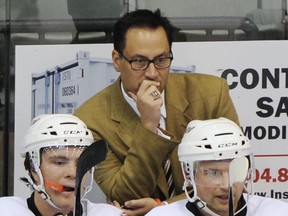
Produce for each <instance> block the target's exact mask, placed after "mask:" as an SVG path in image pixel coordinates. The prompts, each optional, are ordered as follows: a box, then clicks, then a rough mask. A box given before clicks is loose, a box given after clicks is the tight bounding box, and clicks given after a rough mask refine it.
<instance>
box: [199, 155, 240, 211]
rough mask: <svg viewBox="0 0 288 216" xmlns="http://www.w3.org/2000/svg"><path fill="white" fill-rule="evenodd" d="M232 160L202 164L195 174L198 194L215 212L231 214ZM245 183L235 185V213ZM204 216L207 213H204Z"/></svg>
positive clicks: (204, 162)
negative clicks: (230, 175) (230, 172)
mask: <svg viewBox="0 0 288 216" xmlns="http://www.w3.org/2000/svg"><path fill="white" fill-rule="evenodd" d="M230 162H231V160H222V161H203V162H200V163H199V165H198V168H197V170H196V172H195V182H196V187H197V194H198V196H199V197H200V198H201V200H203V201H205V202H206V203H207V207H208V208H209V209H211V210H212V211H213V212H215V213H217V214H219V215H221V216H228V214H229V164H230ZM243 185H244V184H243V183H239V182H238V183H234V184H233V206H234V212H235V210H236V209H237V207H238V203H239V199H240V197H241V195H242V193H243ZM203 213H204V215H206V214H207V213H206V214H205V212H203Z"/></svg>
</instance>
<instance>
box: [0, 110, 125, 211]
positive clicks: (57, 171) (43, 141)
mask: <svg viewBox="0 0 288 216" xmlns="http://www.w3.org/2000/svg"><path fill="white" fill-rule="evenodd" d="M93 141H94V140H93V136H92V134H91V132H90V130H88V129H87V127H86V125H85V124H84V123H83V122H82V121H81V120H80V119H78V118H77V117H75V116H73V115H68V114H50V115H48V114H47V115H40V116H39V117H36V118H34V119H33V121H32V124H31V125H30V127H29V129H28V132H27V133H26V136H25V138H24V143H23V152H22V156H23V157H24V158H25V161H24V166H25V169H26V170H27V173H28V175H27V178H22V180H24V181H25V183H26V184H27V185H28V186H30V187H31V189H32V190H33V193H32V194H31V197H30V198H28V199H24V198H20V197H2V198H0V211H1V215H5V216H16V215H21V216H32V215H36V216H56V215H57V216H59V215H63V216H64V215H69V216H70V215H71V216H72V215H73V207H74V191H75V177H76V164H77V159H78V158H79V156H80V154H81V153H82V151H83V150H84V149H85V148H86V147H87V146H89V145H90V144H91V143H93ZM98 156H99V157H100V155H98ZM101 157H103V156H102V155H101ZM92 170H93V169H92ZM90 175H91V176H92V177H91V179H93V171H91V173H90ZM91 182H92V181H91ZM91 182H90V183H91ZM88 183H89V172H88V173H87V174H86V175H85V176H84V178H83V190H84V191H85V192H88V191H89V189H91V184H90V185H89V184H88ZM86 184H88V186H87V187H85V186H86ZM84 187H85V188H84ZM82 209H83V215H93V216H96V215H99V216H103V215H109V216H112V215H115V216H116V215H117V216H120V215H121V214H122V211H121V210H120V209H119V208H116V207H115V206H112V205H109V204H95V203H91V202H90V201H89V200H87V199H83V200H82Z"/></svg>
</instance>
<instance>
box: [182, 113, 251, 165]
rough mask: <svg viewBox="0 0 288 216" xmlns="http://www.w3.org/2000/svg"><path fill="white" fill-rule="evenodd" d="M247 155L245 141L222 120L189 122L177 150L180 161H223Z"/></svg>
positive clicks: (241, 134)
mask: <svg viewBox="0 0 288 216" xmlns="http://www.w3.org/2000/svg"><path fill="white" fill-rule="evenodd" d="M250 154H251V145H250V142H249V139H248V138H247V137H246V136H245V135H244V134H243V132H242V130H241V128H240V127H239V126H238V125H237V124H236V123H234V122H233V121H231V120H228V119H226V118H223V117H222V118H219V119H210V120H204V121H201V120H194V121H191V122H190V123H189V124H188V126H187V128H186V132H185V133H184V136H183V138H182V140H181V143H180V145H179V148H178V157H179V160H180V161H182V162H192V161H203V160H224V159H231V158H236V157H243V156H247V155H250Z"/></svg>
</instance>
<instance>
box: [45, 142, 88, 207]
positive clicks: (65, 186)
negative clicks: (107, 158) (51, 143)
mask: <svg viewBox="0 0 288 216" xmlns="http://www.w3.org/2000/svg"><path fill="white" fill-rule="evenodd" d="M82 151H83V148H80V147H64V148H45V150H44V151H43V153H42V162H41V166H40V169H41V172H42V175H43V179H44V183H45V190H46V192H47V193H48V194H49V196H50V198H51V200H52V202H53V203H54V204H55V205H56V206H57V207H59V208H61V210H64V212H65V210H66V211H67V212H69V211H72V210H73V206H74V190H75V178H76V165H77V160H78V158H79V156H80V154H81V153H82ZM83 182H84V181H83ZM45 202H46V201H45ZM46 203H47V202H46Z"/></svg>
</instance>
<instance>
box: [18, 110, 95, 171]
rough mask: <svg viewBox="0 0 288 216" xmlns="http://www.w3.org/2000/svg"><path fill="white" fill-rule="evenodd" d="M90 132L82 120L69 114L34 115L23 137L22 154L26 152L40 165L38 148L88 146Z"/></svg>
mask: <svg viewBox="0 0 288 216" xmlns="http://www.w3.org/2000/svg"><path fill="white" fill-rule="evenodd" d="M93 141H94V139H93V136H92V133H91V131H90V130H89V129H87V127H86V125H85V124H84V122H83V121H81V120H80V119H79V118H77V117H76V116H73V115H70V114H43V115H40V116H38V117H35V118H34V119H33V120H32V123H31V125H30V127H29V129H28V131H27V133H26V136H25V138H24V143H23V148H22V156H23V157H25V154H26V153H27V152H28V153H29V154H30V157H31V160H32V161H33V162H34V164H35V165H36V164H37V165H38V166H40V150H41V149H42V148H44V147H61V146H75V147H77V146H79V147H80V146H88V145H90V144H91V143H93Z"/></svg>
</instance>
